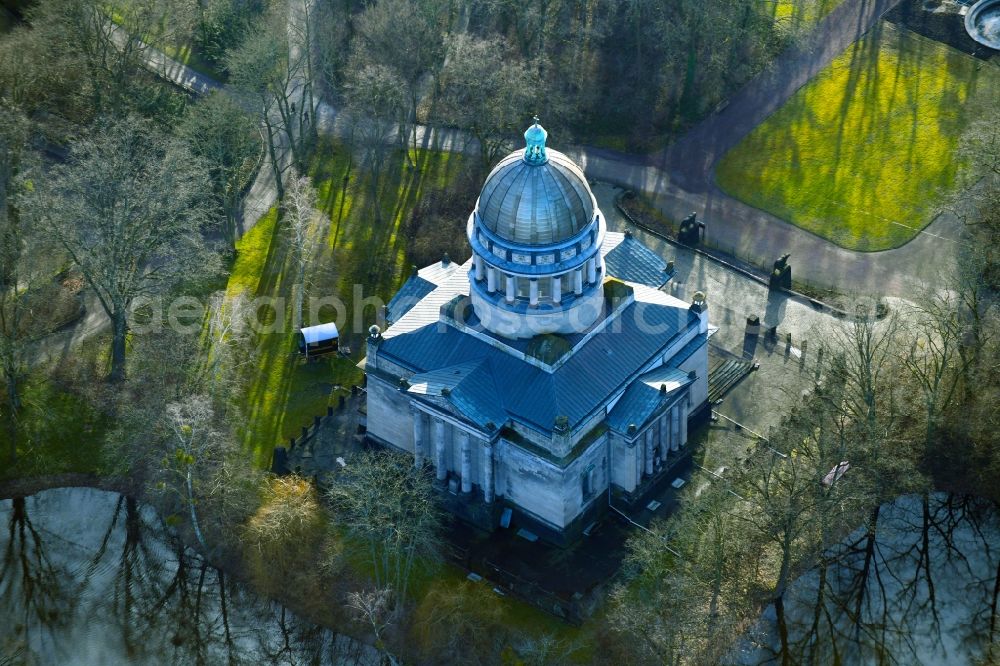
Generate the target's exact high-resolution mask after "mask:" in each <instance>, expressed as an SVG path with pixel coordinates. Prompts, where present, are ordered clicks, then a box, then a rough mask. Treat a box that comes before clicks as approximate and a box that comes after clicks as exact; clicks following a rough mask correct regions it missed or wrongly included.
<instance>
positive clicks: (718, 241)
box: [150, 0, 961, 296]
mask: <svg viewBox="0 0 1000 666" xmlns="http://www.w3.org/2000/svg"><path fill="white" fill-rule="evenodd" d="M898 2H899V0H844V1H843V2H842V3H841V4H840V5H839V6H838V7H837V8H836V9H834V10H833V11H832V12H831V13H830V14H829V15H828V16H827V17H826V18H825V19H824V20H823V21H821V22H820V23H819V24H818V26H817V27H816V29H815V31H814V33H813V35H812V37H810V38H807V39H804V40H803V43H804V44H809V45H813V46H814V48H806V47H798V46H796V47H793V48H791V49H789V51H787V52H786V53H784V54H782V55H781V56H779V57H778V59H777V61H776V63H775V64H774V66H772V67H771V68H769V69H768V70H766V71H765V72H763V73H762V74H760V75H759V76H758V77H756V78H755V79H753V80H752V81H750V82H749V83H748V84H747V85H746V86H745V87H744V88H743V89H742V90H741V91H740V92H738V93H737V94H736V95H735V96H734V97H733V98H732V100H731V101H730V103H729V104H728V106H726V107H725V108H724V109H722V110H720V111H719V112H717V113H715V114H713V115H711V116H709V117H708V118H706V119H704V120H703V121H702V122H700V123H699V124H698V125H696V126H695V127H693V128H692V129H691V130H690V131H688V132H687V133H686V134H684V135H683V136H681V137H680V138H678V140H677V141H676V142H675V143H673V144H672V145H671V146H669V147H668V148H666V149H665V150H663V151H660V152H658V153H655V154H653V155H651V156H636V155H628V154H623V153H617V152H615V151H611V150H605V149H598V148H593V147H588V146H582V147H570V148H567V149H565V150H564V152H566V153H567V154H569V155H570V156H571V157H573V158H574V159H576V160H577V161H578V162H579V163H580V164H581V166H583V168H584V169H585V171H586V173H587V175H588V177H590V178H591V179H594V180H603V181H608V182H612V183H616V184H620V185H622V186H624V187H627V188H630V189H633V190H636V191H640V192H643V193H644V194H646V195H647V196H649V197H651V198H652V199H653V201H654V202H655V203H656V205H657V206H658V207H659V208H660V209H661V210H662V211H663V212H664V213H665V214H666V215H667V216H669V217H671V218H673V219H680V218H681V217H683V216H684V215H686V214H687V213H689V212H692V211H695V212H698V213H699V216H700V218H701V219H702V220H704V221H705V222H706V224H707V227H706V241H707V242H708V244H710V245H712V246H714V247H716V248H719V249H720V250H723V251H725V252H728V253H730V254H732V255H734V256H737V257H739V258H740V259H743V260H745V261H748V262H750V263H753V264H756V265H759V266H768V265H770V262H772V261H774V260H775V259H777V258H778V257H779V256H780V255H782V254H784V253H786V252H790V253H791V255H792V259H791V263H792V267H793V271H794V274H795V276H796V279H799V280H805V281H807V282H809V283H811V284H813V285H815V286H817V287H826V288H831V289H835V290H838V291H844V292H860V293H880V294H886V295H891V296H911V295H912V294H913V293H914V292H915V291H920V290H926V289H928V288H931V287H933V285H935V284H936V283H937V282H938V281H939V278H940V276H941V275H942V274H945V273H947V272H948V270H949V269H950V267H952V266H953V265H954V262H955V261H956V257H957V251H958V248H959V247H960V245H959V243H958V242H956V241H957V238H958V236H959V234H960V232H961V223H960V222H959V221H958V220H957V219H956V218H955V217H954V216H951V215H947V214H945V215H941V216H940V217H939V218H938V219H937V220H935V221H934V222H933V223H932V224H931V225H930V226H929V227H928V228H927V229H926V230H925V231H924V232H923V233H920V234H918V235H917V237H916V238H915V239H914V240H912V241H911V242H909V243H907V244H906V245H904V246H903V247H901V248H897V249H894V250H886V251H883V252H872V253H864V252H854V251H851V250H846V249H844V248H840V247H838V246H836V245H834V244H833V243H830V242H829V241H827V240H824V239H822V238H820V237H818V236H815V235H813V234H811V233H809V232H807V231H804V230H802V229H800V228H798V227H796V226H794V225H792V224H790V223H788V222H786V221H784V220H782V219H780V218H778V217H775V216H774V215H771V214H769V213H766V212H764V211H761V210H758V209H756V208H753V207H751V206H748V205H746V204H744V203H742V202H740V201H738V200H736V199H734V198H732V197H730V196H728V195H726V194H725V193H723V192H721V191H720V190H719V189H718V188H717V187H716V186H715V184H714V180H713V171H714V167H715V163H716V162H717V161H718V159H719V158H720V157H721V156H722V155H723V154H725V152H726V151H727V150H729V149H730V148H731V147H733V146H734V145H736V144H737V143H738V142H739V141H740V140H741V139H742V138H743V137H744V136H746V134H747V133H748V132H750V131H751V130H752V129H753V128H754V127H756V126H757V125H758V124H759V123H760V122H762V121H763V120H764V119H765V118H766V117H767V116H768V115H770V114H771V113H772V112H774V111H775V110H776V109H777V108H779V107H780V106H781V105H782V104H783V103H784V102H785V101H786V100H787V99H788V97H790V96H791V95H792V94H794V92H795V91H796V90H798V89H799V88H800V87H801V86H802V85H803V84H805V83H806V82H807V81H809V79H810V78H811V77H813V76H814V75H815V74H816V73H817V72H819V71H821V70H822V69H823V68H824V67H826V66H827V65H828V64H829V63H830V62H831V61H832V60H833V59H834V58H835V57H837V55H839V54H840V53H842V52H843V51H844V49H846V48H847V47H848V46H849V45H850V44H851V43H852V42H853V41H854V40H856V39H857V38H859V37H860V36H862V35H864V34H865V33H866V32H867V31H868V30H869V29H870V28H871V27H872V26H873V25H874V24H875V23H876V22H877V21H878V20H879V17H881V15H882V14H884V13H885V12H886V11H888V10H889V9H891V8H892V7H894V6H895V5H896V4H897V3H898ZM293 4H294V3H293ZM301 18H302V17H301V15H300V13H297V12H293V13H292V15H291V16H290V23H291V22H294V21H297V20H301ZM291 32H292V31H290V35H291ZM150 51H151V52H153V53H158V52H156V51H155V49H151V50H150ZM157 58H163V59H166V60H169V58H166V56H163V54H161V53H158V55H157ZM174 64H175V66H165V65H164V64H163V63H156V64H151V65H150V68H151V69H153V71H155V72H156V73H158V74H161V75H162V76H164V77H165V78H168V79H169V80H171V81H174V82H176V83H178V84H179V85H183V86H184V87H186V88H188V89H193V88H192V87H190V86H192V85H198V86H203V87H207V88H213V87H217V86H218V84H214V82H212V81H211V79H208V77H204V76H203V75H201V74H198V73H197V72H193V70H190V69H189V68H187V67H185V66H183V65H180V64H179V63H174ZM192 82H195V83H194V84H192ZM212 84H214V85H212ZM316 117H317V123H318V128H319V131H320V132H321V133H324V134H329V135H333V136H340V137H346V136H347V135H348V133H349V127H348V126H347V123H345V122H343V120H342V118H341V117H340V116H339V114H338V113H337V110H336V109H334V108H333V107H331V106H330V105H328V104H325V103H321V104H320V107H319V109H318V111H317V113H316ZM417 139H418V143H422V144H423V145H424V146H426V147H430V148H435V149H439V150H451V151H456V152H463V153H470V154H473V153H475V152H476V145H475V141H474V140H473V139H471V138H469V137H468V135H466V134H464V133H463V132H460V131H455V130H440V129H434V128H427V127H418V128H417ZM281 162H282V163H283V164H285V163H287V162H288V159H287V155H282V156H281ZM273 180H274V179H273V174H272V171H271V169H269V168H266V166H264V167H262V168H261V169H260V172H259V174H258V178H257V181H256V182H255V183H254V184H253V187H252V188H251V190H250V193H249V195H248V196H247V198H246V201H245V213H244V223H243V229H244V231H246V230H248V229H249V228H250V227H252V226H253V224H254V223H255V222H256V221H257V220H258V219H259V218H260V216H261V215H263V214H264V213H266V212H267V210H269V209H270V208H271V206H273V205H274V202H275V200H276V196H275V188H274V182H273Z"/></svg>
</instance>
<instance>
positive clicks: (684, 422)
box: [679, 395, 688, 446]
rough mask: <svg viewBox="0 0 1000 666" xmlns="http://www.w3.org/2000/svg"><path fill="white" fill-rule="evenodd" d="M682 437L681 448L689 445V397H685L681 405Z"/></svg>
mask: <svg viewBox="0 0 1000 666" xmlns="http://www.w3.org/2000/svg"><path fill="white" fill-rule="evenodd" d="M680 422H681V423H680V437H679V439H680V440H681V441H680V443H679V446H687V443H688V397H687V396H686V395H685V396H684V397H683V398H682V399H681V405H680Z"/></svg>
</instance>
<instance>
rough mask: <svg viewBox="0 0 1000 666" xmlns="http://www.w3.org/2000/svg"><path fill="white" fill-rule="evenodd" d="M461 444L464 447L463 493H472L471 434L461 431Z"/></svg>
mask: <svg viewBox="0 0 1000 666" xmlns="http://www.w3.org/2000/svg"><path fill="white" fill-rule="evenodd" d="M458 441H459V444H460V445H461V447H462V492H463V493H470V492H472V445H471V443H470V442H469V433H467V432H465V431H464V430H461V431H460V434H459V436H458Z"/></svg>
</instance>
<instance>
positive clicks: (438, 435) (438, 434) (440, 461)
mask: <svg viewBox="0 0 1000 666" xmlns="http://www.w3.org/2000/svg"><path fill="white" fill-rule="evenodd" d="M433 436H434V466H435V467H436V468H437V480H438V481H444V480H445V479H447V478H448V469H447V468H446V467H445V462H444V421H442V420H441V419H439V418H436V417H434V435H433Z"/></svg>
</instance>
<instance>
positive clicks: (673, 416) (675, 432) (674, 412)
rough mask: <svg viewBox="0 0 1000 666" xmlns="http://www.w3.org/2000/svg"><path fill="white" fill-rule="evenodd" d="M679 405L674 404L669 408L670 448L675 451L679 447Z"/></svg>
mask: <svg viewBox="0 0 1000 666" xmlns="http://www.w3.org/2000/svg"><path fill="white" fill-rule="evenodd" d="M680 413H681V406H680V404H679V403H678V404H675V405H674V406H673V407H671V408H670V450H671V451H677V450H679V449H680V448H681V441H680V440H681V433H680V429H681V419H680Z"/></svg>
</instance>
